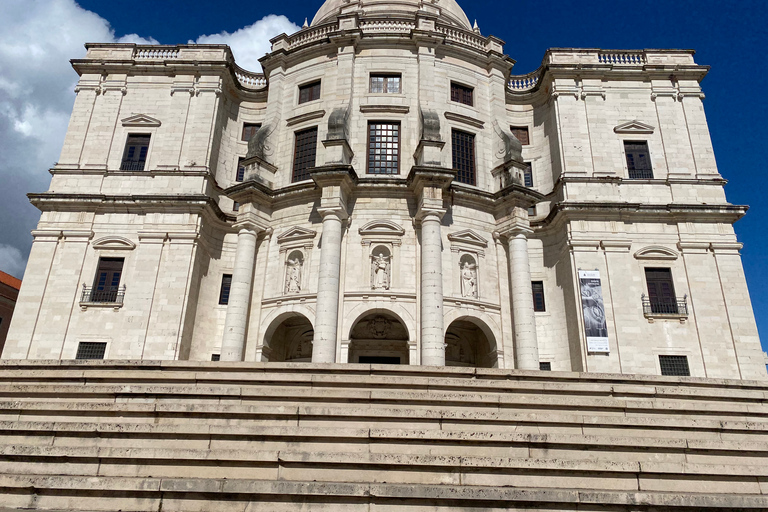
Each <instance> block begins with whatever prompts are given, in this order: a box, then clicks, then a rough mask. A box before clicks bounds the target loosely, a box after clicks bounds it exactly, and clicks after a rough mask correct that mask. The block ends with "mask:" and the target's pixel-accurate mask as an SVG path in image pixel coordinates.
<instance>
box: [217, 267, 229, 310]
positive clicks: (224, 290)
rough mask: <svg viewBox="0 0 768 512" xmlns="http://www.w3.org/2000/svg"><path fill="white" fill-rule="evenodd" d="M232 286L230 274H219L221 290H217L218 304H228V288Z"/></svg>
mask: <svg viewBox="0 0 768 512" xmlns="http://www.w3.org/2000/svg"><path fill="white" fill-rule="evenodd" d="M231 288H232V274H224V275H223V276H221V290H219V304H224V305H226V304H229V290H230V289H231Z"/></svg>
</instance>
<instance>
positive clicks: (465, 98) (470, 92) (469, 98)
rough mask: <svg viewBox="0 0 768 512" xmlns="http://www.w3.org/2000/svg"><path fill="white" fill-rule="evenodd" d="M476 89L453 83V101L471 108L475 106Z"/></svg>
mask: <svg viewBox="0 0 768 512" xmlns="http://www.w3.org/2000/svg"><path fill="white" fill-rule="evenodd" d="M473 96H474V89H472V88H471V87H467V86H464V85H460V84H457V83H455V82H451V101H455V102H456V103H463V104H464V105H469V106H470V107H471V106H472V105H474V98H473Z"/></svg>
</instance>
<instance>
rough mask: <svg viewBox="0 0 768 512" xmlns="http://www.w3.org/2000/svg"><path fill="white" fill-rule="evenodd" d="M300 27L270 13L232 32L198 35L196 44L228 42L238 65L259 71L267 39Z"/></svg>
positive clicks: (268, 45)
mask: <svg viewBox="0 0 768 512" xmlns="http://www.w3.org/2000/svg"><path fill="white" fill-rule="evenodd" d="M300 29H301V27H299V26H298V25H296V24H295V23H292V22H291V21H290V20H289V19H288V18H286V17H285V16H277V15H275V14H270V15H269V16H264V17H263V18H262V19H260V20H259V21H257V22H256V23H254V24H253V25H249V26H247V27H245V28H241V29H240V30H236V31H235V32H233V33H231V34H230V33H229V32H221V33H219V34H211V35H208V36H200V37H198V38H197V40H196V41H189V42H190V43H197V44H228V45H229V46H230V47H231V48H232V53H233V54H234V55H235V61H237V64H238V65H239V66H240V67H243V68H245V69H247V70H249V71H260V70H261V65H260V64H259V59H260V58H261V57H263V56H264V54H265V53H267V52H269V50H270V43H269V40H270V39H272V38H273V37H275V36H279V35H280V34H282V33H283V32H285V33H286V34H293V33H294V32H296V31H297V30H300Z"/></svg>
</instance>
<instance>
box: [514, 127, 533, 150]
mask: <svg viewBox="0 0 768 512" xmlns="http://www.w3.org/2000/svg"><path fill="white" fill-rule="evenodd" d="M509 129H510V130H512V135H514V136H515V138H516V139H517V140H519V141H520V144H522V145H523V146H527V145H529V144H530V143H531V139H530V138H529V136H528V127H527V126H510V127H509Z"/></svg>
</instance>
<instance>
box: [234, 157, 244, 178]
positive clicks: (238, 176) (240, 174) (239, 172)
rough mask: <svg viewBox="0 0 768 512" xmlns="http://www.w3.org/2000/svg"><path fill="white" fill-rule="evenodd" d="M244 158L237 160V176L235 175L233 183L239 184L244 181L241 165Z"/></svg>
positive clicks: (242, 166)
mask: <svg viewBox="0 0 768 512" xmlns="http://www.w3.org/2000/svg"><path fill="white" fill-rule="evenodd" d="M243 160H245V158H243V157H240V158H238V159H237V174H236V175H235V181H236V182H238V183H240V182H242V181H243V180H245V166H244V165H243Z"/></svg>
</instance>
